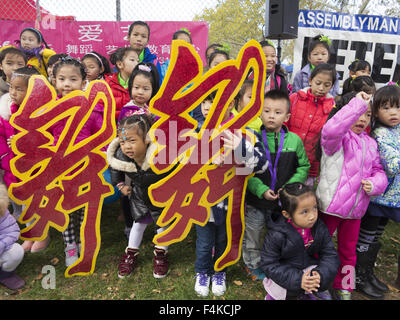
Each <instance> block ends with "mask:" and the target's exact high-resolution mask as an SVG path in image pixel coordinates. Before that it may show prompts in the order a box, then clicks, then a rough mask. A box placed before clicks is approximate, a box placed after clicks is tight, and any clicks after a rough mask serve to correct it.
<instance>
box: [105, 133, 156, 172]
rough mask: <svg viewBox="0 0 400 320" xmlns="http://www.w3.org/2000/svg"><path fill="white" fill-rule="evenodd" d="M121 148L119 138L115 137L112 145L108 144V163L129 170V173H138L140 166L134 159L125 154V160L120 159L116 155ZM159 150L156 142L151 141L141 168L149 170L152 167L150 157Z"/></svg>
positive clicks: (113, 166) (121, 169)
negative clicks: (137, 165)
mask: <svg viewBox="0 0 400 320" xmlns="http://www.w3.org/2000/svg"><path fill="white" fill-rule="evenodd" d="M118 148H119V138H118V137H117V138H115V139H114V140H113V141H112V142H111V143H110V145H109V146H108V149H107V162H108V164H109V165H110V166H111V167H112V168H114V169H116V170H119V171H124V172H129V173H136V172H138V168H137V167H136V163H135V162H134V161H132V159H130V158H128V157H126V156H125V155H123V156H124V158H125V159H126V161H124V160H119V159H117V158H116V157H115V153H116V152H117V150H118ZM156 150H157V146H156V145H155V144H154V143H151V142H150V145H149V147H148V148H147V151H146V157H145V160H144V161H143V164H142V165H141V167H140V168H141V169H142V170H144V171H147V170H149V169H150V158H151V155H152V154H153V153H154V152H155V151H156Z"/></svg>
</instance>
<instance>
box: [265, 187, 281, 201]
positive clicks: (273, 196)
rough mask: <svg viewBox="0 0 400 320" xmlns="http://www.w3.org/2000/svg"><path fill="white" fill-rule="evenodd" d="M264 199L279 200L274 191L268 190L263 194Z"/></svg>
mask: <svg viewBox="0 0 400 320" xmlns="http://www.w3.org/2000/svg"><path fill="white" fill-rule="evenodd" d="M263 197H264V199H267V200H271V201H273V200H276V199H278V195H277V194H275V192H274V190H272V189H268V190H267V191H265V192H264V193H263Z"/></svg>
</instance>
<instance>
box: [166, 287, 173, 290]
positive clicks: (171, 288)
mask: <svg viewBox="0 0 400 320" xmlns="http://www.w3.org/2000/svg"><path fill="white" fill-rule="evenodd" d="M174 289H175V288H174V287H170V288H167V289H165V291H173V290H174Z"/></svg>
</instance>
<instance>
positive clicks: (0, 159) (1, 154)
mask: <svg viewBox="0 0 400 320" xmlns="http://www.w3.org/2000/svg"><path fill="white" fill-rule="evenodd" d="M14 134H16V130H15V129H14V128H13V127H12V126H11V124H10V123H9V122H8V121H7V120H4V119H3V118H1V117H0V168H1V169H2V170H4V176H3V180H4V183H5V184H6V186H7V188H8V187H9V186H10V184H11V183H13V182H18V180H17V178H16V177H15V176H14V175H13V174H12V172H11V168H10V160H11V159H12V158H13V157H14V153H13V151H12V149H11V148H10V147H9V146H8V144H7V139H8V138H10V137H11V136H12V135H14Z"/></svg>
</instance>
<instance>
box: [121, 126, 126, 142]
mask: <svg viewBox="0 0 400 320" xmlns="http://www.w3.org/2000/svg"><path fill="white" fill-rule="evenodd" d="M121 134H122V139H123V140H126V139H127V136H126V129H125V128H122V129H121Z"/></svg>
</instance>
